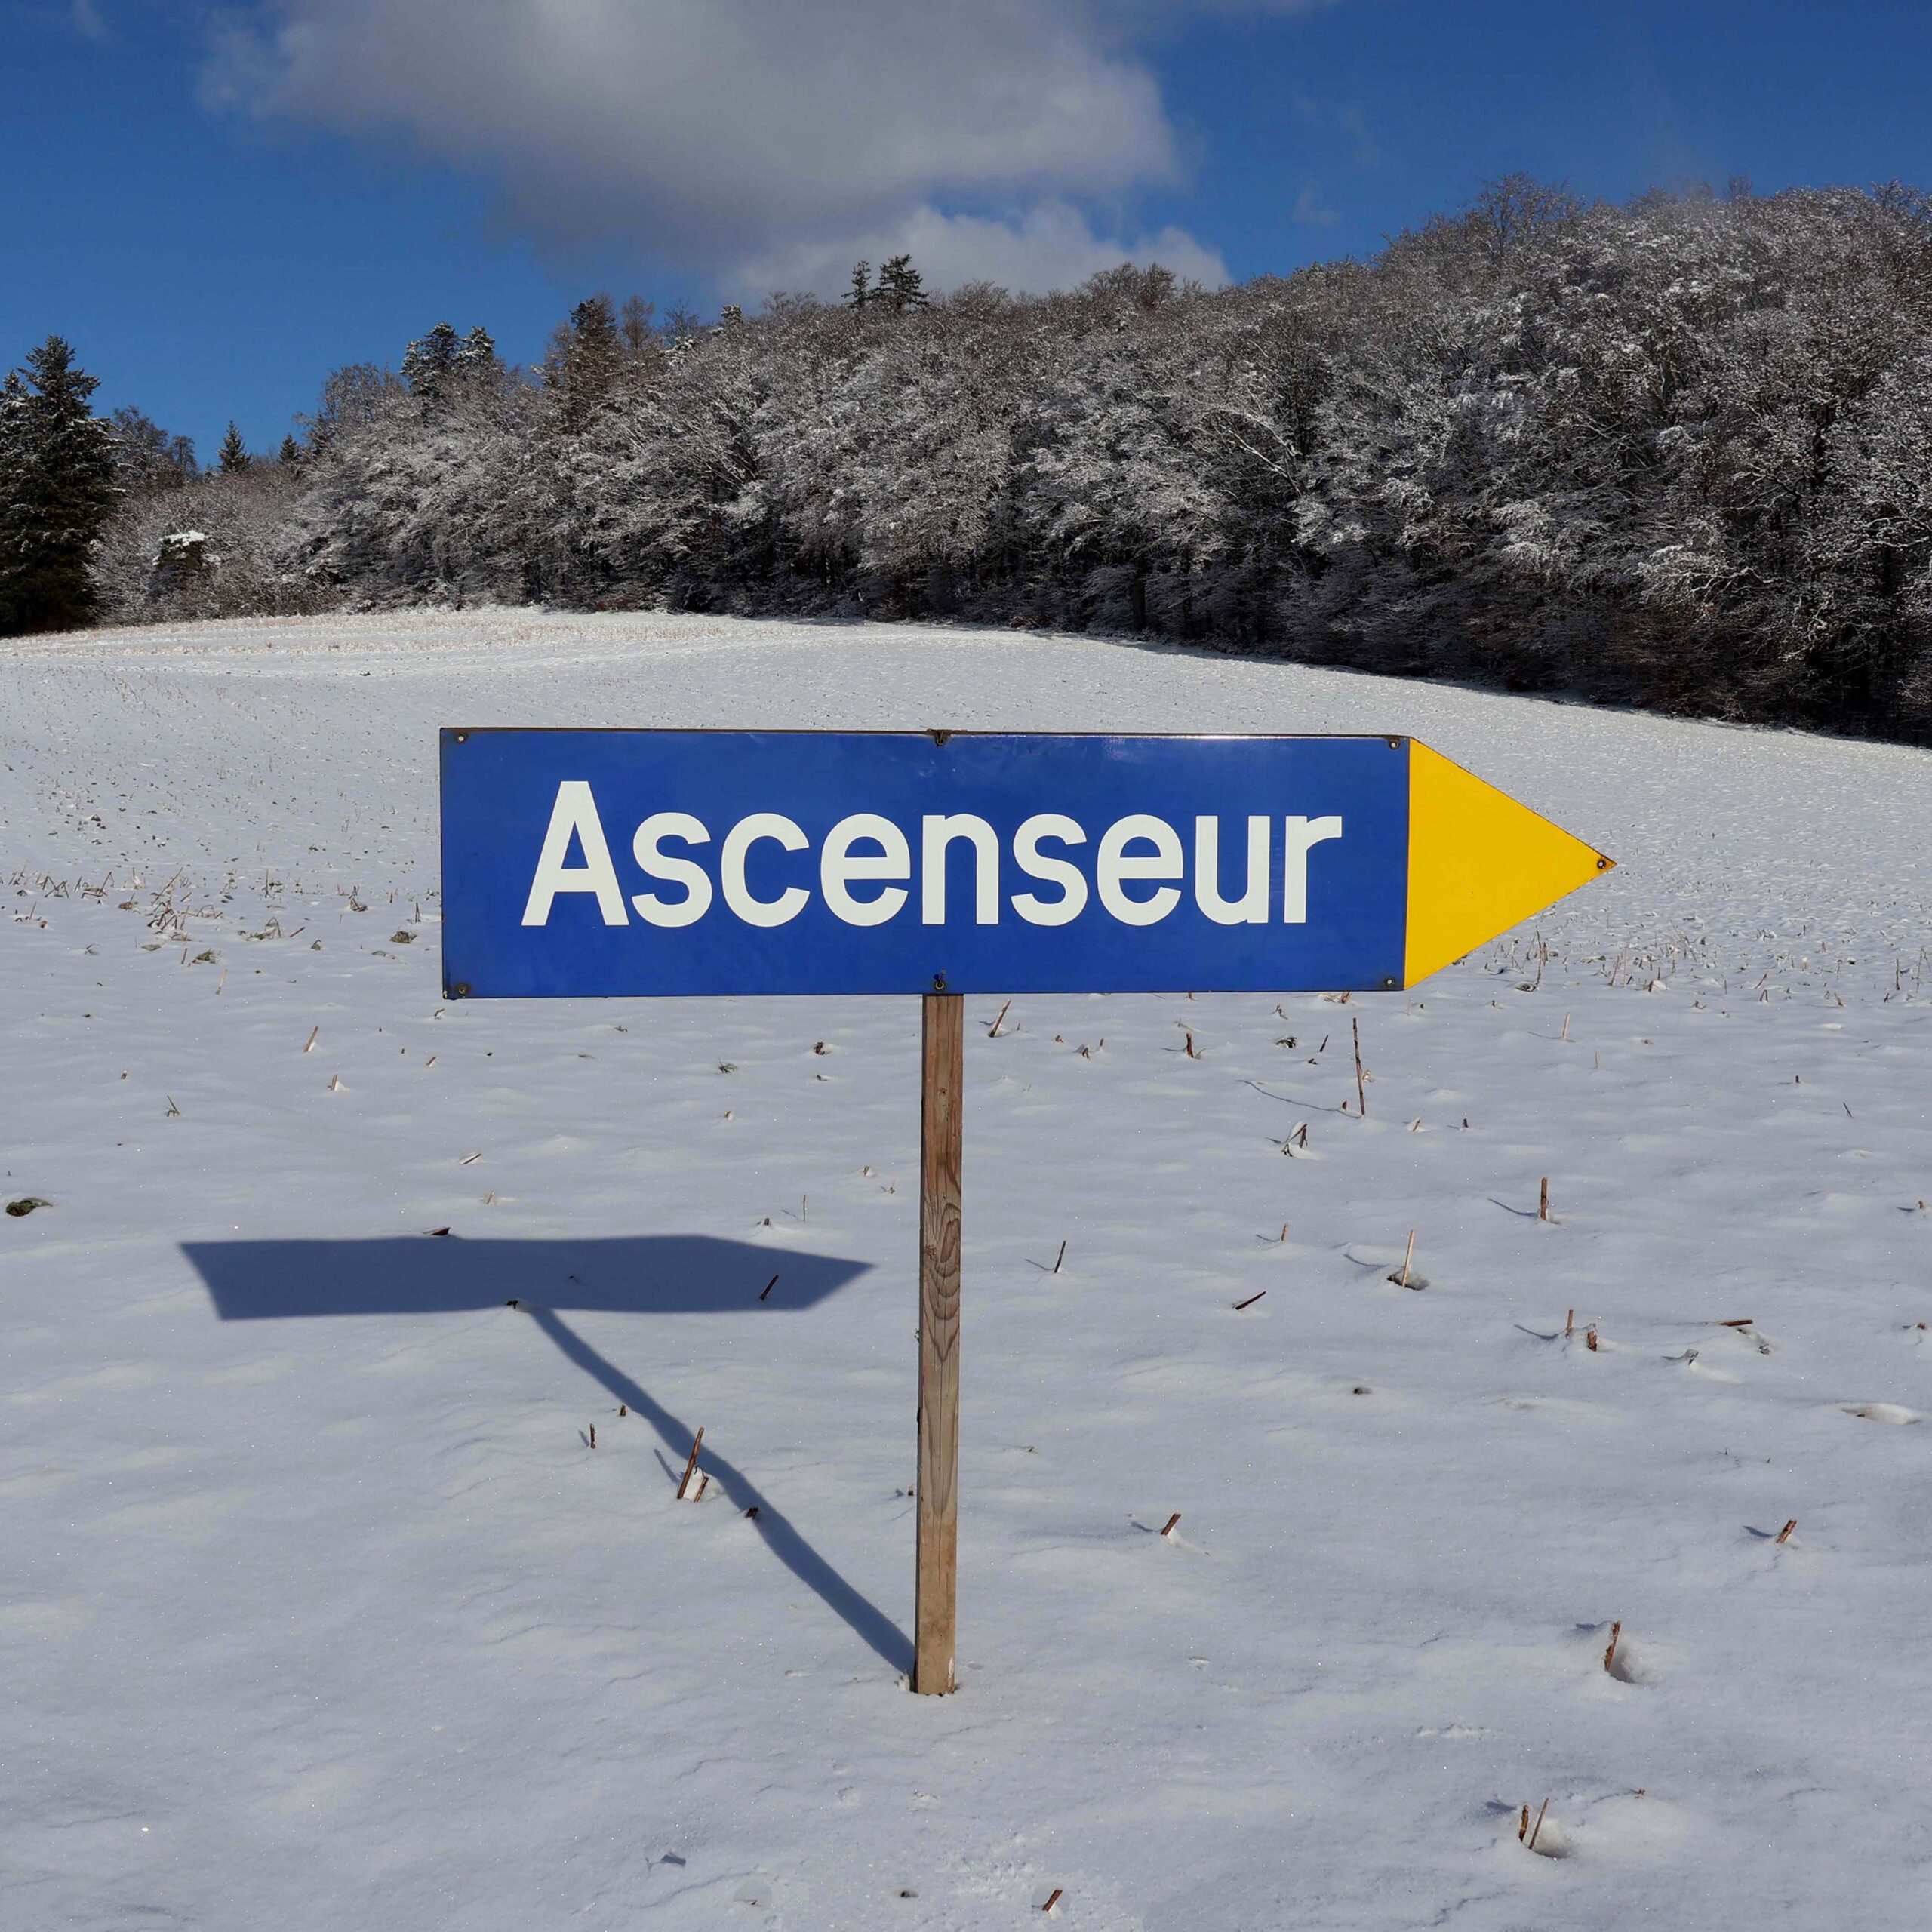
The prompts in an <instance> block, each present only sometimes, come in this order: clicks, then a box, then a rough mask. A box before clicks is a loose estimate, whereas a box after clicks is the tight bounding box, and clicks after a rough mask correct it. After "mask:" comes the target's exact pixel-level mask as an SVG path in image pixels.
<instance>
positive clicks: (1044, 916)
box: [1013, 812, 1087, 926]
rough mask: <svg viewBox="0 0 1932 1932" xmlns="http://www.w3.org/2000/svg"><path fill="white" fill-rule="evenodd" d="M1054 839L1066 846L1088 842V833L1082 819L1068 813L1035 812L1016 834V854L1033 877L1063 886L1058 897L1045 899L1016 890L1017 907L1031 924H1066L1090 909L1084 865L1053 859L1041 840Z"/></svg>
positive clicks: (1018, 860) (1015, 901)
mask: <svg viewBox="0 0 1932 1932" xmlns="http://www.w3.org/2000/svg"><path fill="white" fill-rule="evenodd" d="M1043 838H1051V839H1055V840H1057V841H1058V842H1059V843H1060V844H1063V845H1084V844H1086V842H1087V834H1086V831H1085V829H1084V828H1083V827H1082V826H1081V824H1080V823H1079V822H1078V820H1075V819H1070V818H1069V817H1067V816H1066V814H1065V813H1064V812H1035V814H1034V815H1033V816H1032V817H1031V818H1029V819H1028V820H1026V822H1025V823H1023V824H1022V825H1021V826H1020V829H1019V830H1018V831H1017V832H1015V833H1014V835H1013V857H1014V862H1015V863H1017V865H1018V866H1019V867H1020V870H1021V871H1022V872H1024V873H1025V874H1026V875H1027V877H1028V878H1037V879H1044V881H1046V883H1047V884H1049V885H1057V886H1058V887H1059V888H1060V897H1058V898H1057V899H1042V898H1041V897H1040V896H1039V895H1038V894H1037V893H1033V892H1016V893H1015V894H1014V895H1013V909H1014V911H1015V912H1017V913H1018V914H1019V915H1020V917H1021V918H1023V919H1024V920H1025V921H1026V922H1027V924H1029V925H1034V926H1064V925H1067V924H1070V923H1071V922H1072V921H1074V920H1075V919H1077V918H1079V916H1080V915H1081V913H1082V912H1084V911H1085V910H1086V909H1087V880H1086V877H1085V875H1084V874H1083V873H1082V872H1081V869H1080V868H1079V867H1078V866H1076V865H1075V864H1073V863H1072V862H1071V861H1070V860H1066V859H1050V858H1048V857H1047V856H1046V854H1044V852H1042V851H1041V850H1040V841H1041V839H1043Z"/></svg>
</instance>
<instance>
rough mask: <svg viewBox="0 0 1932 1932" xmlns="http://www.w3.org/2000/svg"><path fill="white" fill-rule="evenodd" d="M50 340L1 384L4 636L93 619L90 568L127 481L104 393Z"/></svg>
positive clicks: (0, 628)
mask: <svg viewBox="0 0 1932 1932" xmlns="http://www.w3.org/2000/svg"><path fill="white" fill-rule="evenodd" d="M99 387H100V382H99V380H98V378H97V377H93V376H90V375H88V374H87V373H86V372H85V371H84V370H83V369H82V368H81V367H80V365H78V363H77V362H75V360H74V352H73V350H72V348H71V347H70V346H69V345H68V344H67V343H65V342H63V340H61V339H60V337H58V336H57V335H51V336H49V337H48V338H47V340H45V342H44V343H42V344H41V346H39V347H38V349H35V350H34V351H33V352H32V354H31V355H29V356H28V358H27V361H26V372H25V376H24V379H23V377H22V375H21V374H20V372H19V371H12V372H10V373H9V374H8V376H7V377H6V378H5V381H4V383H0V633H4V632H19V631H40V630H49V631H51V630H67V629H72V627H74V626H76V625H79V624H84V623H87V622H88V620H90V619H91V617H93V616H94V614H95V611H96V608H97V601H98V598H97V591H96V588H95V586H94V581H93V579H92V577H91V575H90V574H89V571H88V565H89V563H90V561H91V558H92V555H93V552H94V544H95V542H96V540H97V538H98V537H99V536H100V531H101V528H102V525H103V524H104V523H105V522H106V520H107V517H108V515H109V512H110V511H111V510H112V508H113V506H114V504H115V500H116V499H117V498H118V497H119V495H120V494H121V490H122V484H121V481H120V477H119V474H118V463H117V460H116V445H115V438H114V434H113V431H112V428H111V426H109V424H108V423H104V422H103V421H102V420H100V418H99V417H97V416H96V415H95V414H94V409H93V406H92V403H91V398H92V396H93V395H94V391H95V390H96V389H98V388H99Z"/></svg>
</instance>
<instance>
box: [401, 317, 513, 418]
mask: <svg viewBox="0 0 1932 1932" xmlns="http://www.w3.org/2000/svg"><path fill="white" fill-rule="evenodd" d="M486 340H487V338H486ZM492 349H493V352H494V344H493V345H492ZM462 354H463V340H462V338H461V337H460V336H458V335H457V332H456V331H455V330H454V329H453V328H451V326H450V325H449V324H448V322H438V324H437V325H436V326H435V328H432V330H431V331H429V334H427V335H426V336H424V337H422V338H421V340H419V341H416V342H412V343H411V344H410V345H409V346H408V348H407V349H405V350H404V351H403V352H402V380H404V381H405V383H408V385H409V390H410V393H411V395H420V396H421V397H423V398H424V399H425V400H426V401H431V402H433V401H435V399H436V398H437V397H438V396H439V395H441V394H442V392H443V391H444V390H445V389H446V388H447V387H448V383H449V379H450V374H451V371H452V370H454V368H456V366H457V361H458V360H459V359H460V357H461V356H462Z"/></svg>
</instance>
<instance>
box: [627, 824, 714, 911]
mask: <svg viewBox="0 0 1932 1932" xmlns="http://www.w3.org/2000/svg"><path fill="white" fill-rule="evenodd" d="M663 838H681V839H682V840H683V841H685V844H687V845H709V844H710V843H711V834H710V833H709V832H707V831H706V829H705V827H704V824H703V820H700V819H694V818H693V817H691V814H690V813H689V812H653V813H652V814H651V816H650V817H648V819H646V820H645V821H644V823H642V824H641V825H640V826H638V829H637V830H636V831H635V832H634V833H633V834H632V837H631V856H632V858H634V859H635V860H636V861H637V862H638V866H640V867H641V869H642V870H643V872H644V874H645V877H646V878H658V879H662V880H663V881H664V882H665V883H666V884H667V885H681V886H682V887H683V888H685V896H684V897H683V898H681V899H674V900H672V901H671V902H670V903H669V904H668V905H667V904H666V903H665V902H664V901H663V900H661V899H660V898H659V897H658V896H657V894H656V893H654V892H637V893H633V894H632V895H631V903H632V905H633V906H635V907H636V908H637V912H638V918H641V919H648V921H650V922H651V924H653V925H654V926H694V925H696V924H697V922H698V921H699V920H700V919H701V918H703V917H704V915H705V914H706V913H707V912H709V911H710V910H711V880H710V878H709V876H708V875H706V872H705V869H704V868H703V866H700V865H699V864H698V863H697V862H696V861H695V860H691V859H674V858H672V857H671V856H670V855H669V854H668V853H665V852H661V851H659V850H658V841H659V840H660V839H663Z"/></svg>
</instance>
